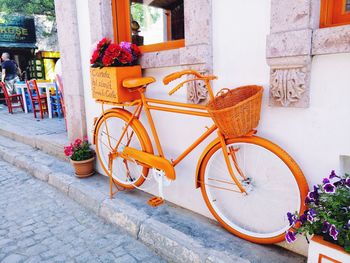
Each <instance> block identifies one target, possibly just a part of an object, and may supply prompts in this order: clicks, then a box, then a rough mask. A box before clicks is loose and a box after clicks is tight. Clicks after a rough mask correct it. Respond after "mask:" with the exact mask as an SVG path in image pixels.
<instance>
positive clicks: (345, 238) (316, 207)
mask: <svg viewBox="0 0 350 263" xmlns="http://www.w3.org/2000/svg"><path fill="white" fill-rule="evenodd" d="M305 204H306V206H307V209H306V210H305V212H304V213H303V214H302V215H300V216H298V214H297V213H294V214H293V213H290V212H289V213H287V216H288V220H289V223H290V226H291V227H292V228H291V230H289V231H287V233H286V241H287V242H288V243H292V242H294V241H295V240H296V235H297V234H303V235H305V237H306V239H307V240H308V238H307V236H308V235H313V237H312V238H311V242H310V246H309V256H308V262H322V260H324V261H326V262H350V254H349V253H350V176H349V175H348V174H345V175H344V176H338V175H337V174H336V173H335V172H334V171H332V172H331V174H330V175H329V177H327V178H324V179H323V181H322V184H319V185H315V186H314V187H313V191H310V192H309V193H308V195H307V197H306V199H305ZM308 241H309V240H308ZM327 260H328V261H327Z"/></svg>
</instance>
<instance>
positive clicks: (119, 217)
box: [0, 136, 306, 262]
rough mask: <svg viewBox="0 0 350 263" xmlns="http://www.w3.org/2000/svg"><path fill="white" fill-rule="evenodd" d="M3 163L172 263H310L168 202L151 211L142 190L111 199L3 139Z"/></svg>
mask: <svg viewBox="0 0 350 263" xmlns="http://www.w3.org/2000/svg"><path fill="white" fill-rule="evenodd" d="M0 158H2V159H4V160H5V161H7V162H9V163H11V164H13V165H15V166H17V167H19V168H21V169H24V170H26V171H27V172H29V173H30V174H32V175H33V176H34V177H36V178H37V179H39V180H42V181H45V182H47V183H48V184H50V185H52V186H53V187H56V188H57V189H59V190H60V191H62V192H63V193H65V194H66V195H68V196H69V197H70V198H72V199H74V200H75V201H77V202H78V203H80V204H81V205H83V206H85V207H87V208H89V209H91V210H92V211H94V212H95V213H96V214H97V215H98V216H100V217H102V218H104V219H105V220H106V221H108V222H110V223H112V224H115V225H116V226H118V227H120V228H122V229H123V230H125V231H126V232H128V233H129V234H130V235H132V236H133V237H135V238H136V239H138V240H140V241H142V242H143V243H144V244H146V245H147V246H148V247H150V248H151V249H153V250H154V251H155V252H156V253H158V254H160V255H161V256H162V257H164V258H165V259H167V260H168V261H170V262H306V259H305V258H304V257H302V256H300V255H297V254H294V253H292V252H289V251H287V250H285V249H283V248H280V247H277V246H272V245H269V246H266V245H264V246H263V245H257V244H253V243H250V242H247V241H245V240H242V239H240V238H238V237H235V236H234V235H231V234H230V233H228V232H227V231H225V230H224V229H223V228H221V227H220V226H219V225H218V224H217V223H216V222H214V221H212V220H210V219H208V218H205V217H203V216H201V215H198V214H195V213H192V212H191V211H188V210H186V209H182V208H180V207H178V206H176V205H174V204H171V203H169V202H166V203H165V204H164V205H162V206H160V207H157V208H152V207H149V206H147V204H146V203H147V200H148V199H149V198H150V195H148V194H146V193H144V192H142V191H139V190H132V191H123V192H119V193H118V194H117V195H116V197H115V198H114V199H110V198H109V196H108V191H109V181H108V178H106V177H105V176H101V175H99V174H96V175H94V176H92V177H89V178H85V179H79V178H76V177H75V176H74V173H73V171H72V168H71V166H70V164H69V163H68V162H65V161H63V160H60V159H59V158H56V157H54V156H51V155H49V154H46V153H44V152H42V151H40V150H38V149H35V148H33V147H31V146H29V145H26V144H23V143H21V142H16V141H13V140H11V139H9V138H5V137H3V136H0Z"/></svg>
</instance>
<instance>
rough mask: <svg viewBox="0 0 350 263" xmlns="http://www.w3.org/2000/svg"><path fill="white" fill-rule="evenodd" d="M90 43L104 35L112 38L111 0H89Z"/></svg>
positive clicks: (95, 41)
mask: <svg viewBox="0 0 350 263" xmlns="http://www.w3.org/2000/svg"><path fill="white" fill-rule="evenodd" d="M88 4H89V17H90V30H91V44H95V43H97V42H98V41H100V40H101V39H102V38H104V37H108V38H110V39H112V40H113V36H114V33H113V17H112V1H111V0H89V2H88Z"/></svg>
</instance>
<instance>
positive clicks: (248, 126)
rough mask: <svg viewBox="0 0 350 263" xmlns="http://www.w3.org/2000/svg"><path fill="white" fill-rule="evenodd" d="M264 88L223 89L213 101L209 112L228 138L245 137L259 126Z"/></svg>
mask: <svg viewBox="0 0 350 263" xmlns="http://www.w3.org/2000/svg"><path fill="white" fill-rule="evenodd" d="M262 93H263V87H261V86H255V85H254V86H243V87H239V88H236V89H232V90H230V89H226V88H225V89H222V90H220V91H219V92H218V94H217V95H216V97H215V98H214V99H213V100H211V101H210V102H209V103H208V105H207V107H208V112H209V114H210V115H211V117H212V118H213V120H214V122H215V124H216V125H217V126H218V128H219V130H220V131H221V133H223V134H224V136H225V137H226V138H232V137H239V136H244V135H246V134H247V133H248V132H250V131H251V130H253V129H254V128H255V127H257V126H258V124H259V120H260V110H261V100H262Z"/></svg>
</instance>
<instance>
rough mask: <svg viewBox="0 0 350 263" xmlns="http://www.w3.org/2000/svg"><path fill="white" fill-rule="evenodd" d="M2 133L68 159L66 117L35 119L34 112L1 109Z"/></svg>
mask: <svg viewBox="0 0 350 263" xmlns="http://www.w3.org/2000/svg"><path fill="white" fill-rule="evenodd" d="M0 135H2V136H5V137H8V138H11V139H13V140H15V141H18V142H22V143H24V144H28V145H30V146H32V147H34V148H38V149H40V150H42V151H43V152H45V153H48V154H51V155H53V156H56V157H58V158H60V159H62V160H67V158H66V156H65V155H64V153H63V147H64V146H65V145H67V144H68V139H67V132H66V128H65V122H64V119H63V118H62V119H58V118H54V119H48V118H45V119H35V118H34V117H33V114H32V113H28V114H23V113H19V112H17V113H14V114H9V113H8V112H7V109H6V108H2V109H0Z"/></svg>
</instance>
